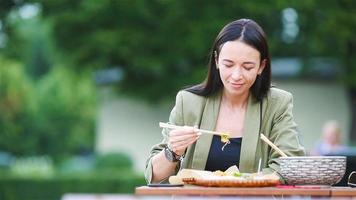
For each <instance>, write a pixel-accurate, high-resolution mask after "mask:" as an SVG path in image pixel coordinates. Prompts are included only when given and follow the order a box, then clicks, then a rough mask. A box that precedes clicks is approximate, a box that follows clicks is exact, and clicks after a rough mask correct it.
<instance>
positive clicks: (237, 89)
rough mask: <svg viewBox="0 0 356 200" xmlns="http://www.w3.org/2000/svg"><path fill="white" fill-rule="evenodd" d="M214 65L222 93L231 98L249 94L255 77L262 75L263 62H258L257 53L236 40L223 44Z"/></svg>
mask: <svg viewBox="0 0 356 200" xmlns="http://www.w3.org/2000/svg"><path fill="white" fill-rule="evenodd" d="M261 63H262V64H261ZM216 65H217V67H218V68H219V72H220V78H221V80H222V82H223V84H224V92H227V93H228V94H229V95H231V96H242V95H246V94H248V93H249V90H250V88H251V86H252V85H253V83H254V82H255V80H256V76H257V75H258V74H261V73H262V71H263V68H264V66H265V61H263V62H261V61H260V52H259V51H257V50H256V49H254V48H253V47H251V46H249V45H247V44H245V43H243V42H241V41H238V40H236V41H229V42H226V43H225V44H223V46H222V48H221V51H220V54H219V56H218V60H216Z"/></svg>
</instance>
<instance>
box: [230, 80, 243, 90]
mask: <svg viewBox="0 0 356 200" xmlns="http://www.w3.org/2000/svg"><path fill="white" fill-rule="evenodd" d="M230 84H231V86H232V87H233V88H236V89H239V88H241V87H242V86H243V85H244V84H243V83H232V82H230Z"/></svg>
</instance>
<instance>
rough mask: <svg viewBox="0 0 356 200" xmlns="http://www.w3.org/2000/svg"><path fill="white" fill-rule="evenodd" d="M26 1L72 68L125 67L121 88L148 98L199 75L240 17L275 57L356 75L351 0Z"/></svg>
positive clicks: (172, 91) (193, 81)
mask: <svg viewBox="0 0 356 200" xmlns="http://www.w3.org/2000/svg"><path fill="white" fill-rule="evenodd" d="M30 2H38V3H40V4H41V5H42V8H43V12H42V13H43V16H44V18H45V19H50V20H51V22H52V23H53V32H52V35H53V37H54V39H55V42H56V44H57V46H58V47H59V49H60V51H61V52H62V53H63V55H65V56H66V59H68V60H71V61H73V62H74V63H76V66H77V70H80V68H105V67H107V66H117V65H119V66H122V67H123V69H124V72H125V77H124V80H123V81H122V83H120V84H119V89H120V91H122V92H125V93H128V94H130V95H134V96H139V97H143V98H146V99H147V98H148V99H151V100H152V99H153V100H154V99H160V98H162V97H164V96H169V95H173V94H175V93H176V91H177V90H178V89H180V88H181V87H182V86H184V85H189V84H196V83H198V82H200V81H202V79H203V77H204V75H205V73H206V64H207V54H208V52H209V49H210V45H211V44H212V42H213V40H214V37H215V36H216V35H217V33H218V31H219V30H220V29H221V28H222V26H223V25H224V24H226V23H227V22H229V21H232V20H234V19H238V18H252V19H255V20H256V21H257V22H258V23H260V24H261V25H262V26H263V28H264V29H265V31H266V33H267V35H268V36H269V41H270V46H271V51H272V52H271V54H272V55H273V56H281V57H289V56H295V57H301V58H304V59H307V58H309V57H314V56H326V57H337V58H342V61H343V62H342V64H343V65H344V66H346V67H345V69H346V70H345V71H346V73H345V75H346V76H347V77H350V76H352V77H356V72H355V73H354V71H355V70H354V69H355V68H356V67H347V66H349V65H350V64H351V65H352V66H354V64H353V63H352V62H350V61H349V60H350V58H352V56H351V55H352V54H351V53H352V52H354V51H355V47H354V46H355V45H351V49H350V48H349V46H350V44H354V43H355V40H354V39H353V38H354V37H353V35H354V34H355V30H356V27H355V24H356V21H355V17H356V15H355V14H354V13H355V12H354V11H355V6H356V4H355V2H354V1H352V0H331V1H327V2H325V1H322V0H310V1H292V2H288V1H284V0H269V1H227V0H222V1H204V2H201V1H190V0H182V1H158V0H157V1H150V2H148V1H111V0H104V1H101V2H100V4H97V3H96V1H93V0H80V1H75V3H67V2H66V1H55V0H49V1H48V0H46V1H44V0H31V1H30ZM288 7H292V8H294V9H296V11H297V13H298V24H299V28H300V34H299V36H298V37H297V38H296V41H295V42H294V43H291V44H287V43H284V42H283V40H282V38H281V35H282V30H283V27H282V19H281V12H282V10H283V9H285V8H288ZM335 49H338V51H335ZM349 72H351V75H350V73H349ZM354 82H356V81H354ZM162 83H164V84H162ZM351 83H352V81H348V84H349V85H352V84H351ZM143 86H144V87H143ZM162 94H165V95H163V96H162Z"/></svg>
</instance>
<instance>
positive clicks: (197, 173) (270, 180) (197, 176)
mask: <svg viewBox="0 0 356 200" xmlns="http://www.w3.org/2000/svg"><path fill="white" fill-rule="evenodd" d="M169 182H170V183H171V184H182V183H184V184H192V185H199V186H209V187H267V186H275V185H278V184H279V183H280V180H279V176H277V175H276V174H267V175H263V174H257V173H255V174H248V173H243V174H242V175H241V176H238V177H236V176H233V175H231V174H228V173H226V172H225V173H224V172H223V173H216V172H211V171H202V170H192V169H182V170H181V171H180V172H179V173H178V174H177V175H176V176H171V177H170V178H169Z"/></svg>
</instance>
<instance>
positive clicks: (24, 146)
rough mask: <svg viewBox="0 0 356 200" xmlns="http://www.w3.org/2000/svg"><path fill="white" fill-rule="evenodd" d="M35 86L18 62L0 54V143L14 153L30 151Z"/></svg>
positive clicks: (31, 151)
mask: <svg viewBox="0 0 356 200" xmlns="http://www.w3.org/2000/svg"><path fill="white" fill-rule="evenodd" d="M35 96H36V95H35V89H34V85H33V84H32V82H31V81H30V80H29V79H28V78H27V76H26V74H25V73H24V70H23V68H22V66H21V64H20V63H17V62H14V61H11V60H8V59H5V58H3V57H0V113H1V115H0V129H1V130H0V133H1V136H0V138H1V139H0V147H1V149H2V150H3V151H9V152H11V153H14V154H20V153H23V152H27V154H31V153H34V151H35V149H36V146H37V141H36V139H32V137H33V134H35V133H33V132H32V131H34V124H33V123H34V118H33V117H34V113H35V111H36V102H35V100H34V99H33V97H35Z"/></svg>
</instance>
